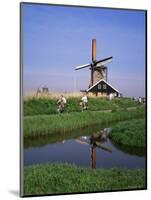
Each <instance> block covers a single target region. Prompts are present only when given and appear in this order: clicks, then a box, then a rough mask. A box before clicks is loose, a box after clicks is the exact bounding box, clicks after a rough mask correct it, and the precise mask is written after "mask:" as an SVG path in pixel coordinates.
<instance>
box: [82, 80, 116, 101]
mask: <svg viewBox="0 0 151 200" xmlns="http://www.w3.org/2000/svg"><path fill="white" fill-rule="evenodd" d="M86 92H87V94H88V96H109V95H110V94H113V96H114V97H118V96H119V94H120V93H119V91H118V90H117V89H115V88H114V87H113V86H112V85H110V84H109V83H108V82H107V81H105V80H104V79H101V80H99V81H98V82H96V83H95V84H94V85H93V86H91V87H89V88H88V89H87V90H86Z"/></svg>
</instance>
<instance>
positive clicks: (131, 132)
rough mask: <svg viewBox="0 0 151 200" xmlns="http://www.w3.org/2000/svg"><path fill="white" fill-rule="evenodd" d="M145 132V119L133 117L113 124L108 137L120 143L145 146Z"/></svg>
mask: <svg viewBox="0 0 151 200" xmlns="http://www.w3.org/2000/svg"><path fill="white" fill-rule="evenodd" d="M145 134H146V130H145V119H133V120H128V121H124V122H119V123H117V124H116V125H115V126H113V129H112V132H111V134H110V138H111V139H112V140H113V141H114V142H115V143H118V144H120V145H126V146H133V147H145Z"/></svg>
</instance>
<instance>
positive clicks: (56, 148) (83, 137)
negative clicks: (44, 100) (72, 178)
mask: <svg viewBox="0 0 151 200" xmlns="http://www.w3.org/2000/svg"><path fill="white" fill-rule="evenodd" d="M101 129H102V130H104V128H102V127H101ZM92 130H93V135H92ZM97 130H99V132H100V135H101V131H100V127H91V128H86V129H82V130H79V131H78V132H77V131H74V132H71V133H70V134H69V133H66V134H65V133H64V134H55V135H52V136H50V137H43V138H38V139H33V140H26V141H25V149H24V165H32V164H38V163H48V162H49V163H54V162H55V163H59V162H61V163H70V164H75V165H77V166H82V167H93V168H113V167H114V168H115V167H120V168H144V167H145V149H140V148H129V147H122V146H119V145H117V144H113V143H112V142H111V141H110V139H107V140H103V141H102V139H100V138H99V139H98V138H96V132H97ZM106 130H108V129H106ZM86 133H87V134H86ZM97 137H98V136H97ZM96 143H97V145H99V146H100V145H101V148H100V147H99V146H97V145H96ZM102 145H103V149H102Z"/></svg>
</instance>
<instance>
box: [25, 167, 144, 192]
mask: <svg viewBox="0 0 151 200" xmlns="http://www.w3.org/2000/svg"><path fill="white" fill-rule="evenodd" d="M145 188H146V182H145V170H144V169H131V170H130V169H96V170H93V169H90V168H81V167H76V166H75V165H69V164H61V163H59V164H45V165H32V166H28V167H25V168H24V194H25V195H38V194H57V193H78V192H96V191H98V192H99V191H113V190H124V189H126V190H127V189H145Z"/></svg>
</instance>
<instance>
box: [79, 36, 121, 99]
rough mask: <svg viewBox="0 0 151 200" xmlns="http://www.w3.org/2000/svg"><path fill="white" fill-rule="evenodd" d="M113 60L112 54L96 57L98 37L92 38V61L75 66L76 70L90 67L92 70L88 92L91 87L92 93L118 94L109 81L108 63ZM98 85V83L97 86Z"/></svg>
mask: <svg viewBox="0 0 151 200" xmlns="http://www.w3.org/2000/svg"><path fill="white" fill-rule="evenodd" d="M112 60H113V57H112V56H110V57H107V58H104V59H101V60H97V59H96V39H92V61H91V63H88V64H85V65H80V66H77V67H76V68H75V70H80V69H83V68H87V67H89V69H90V70H91V79H90V84H89V86H88V90H87V92H89V91H90V89H91V90H92V93H95V95H98V93H100V94H101V95H102V94H103V96H104V95H105V96H106V95H109V94H110V93H115V95H118V90H116V89H115V88H113V87H112V86H111V85H110V84H108V83H107V77H108V70H107V66H106V65H107V64H109V63H110V62H112ZM96 85H98V87H97V88H96ZM105 85H106V86H105Z"/></svg>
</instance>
